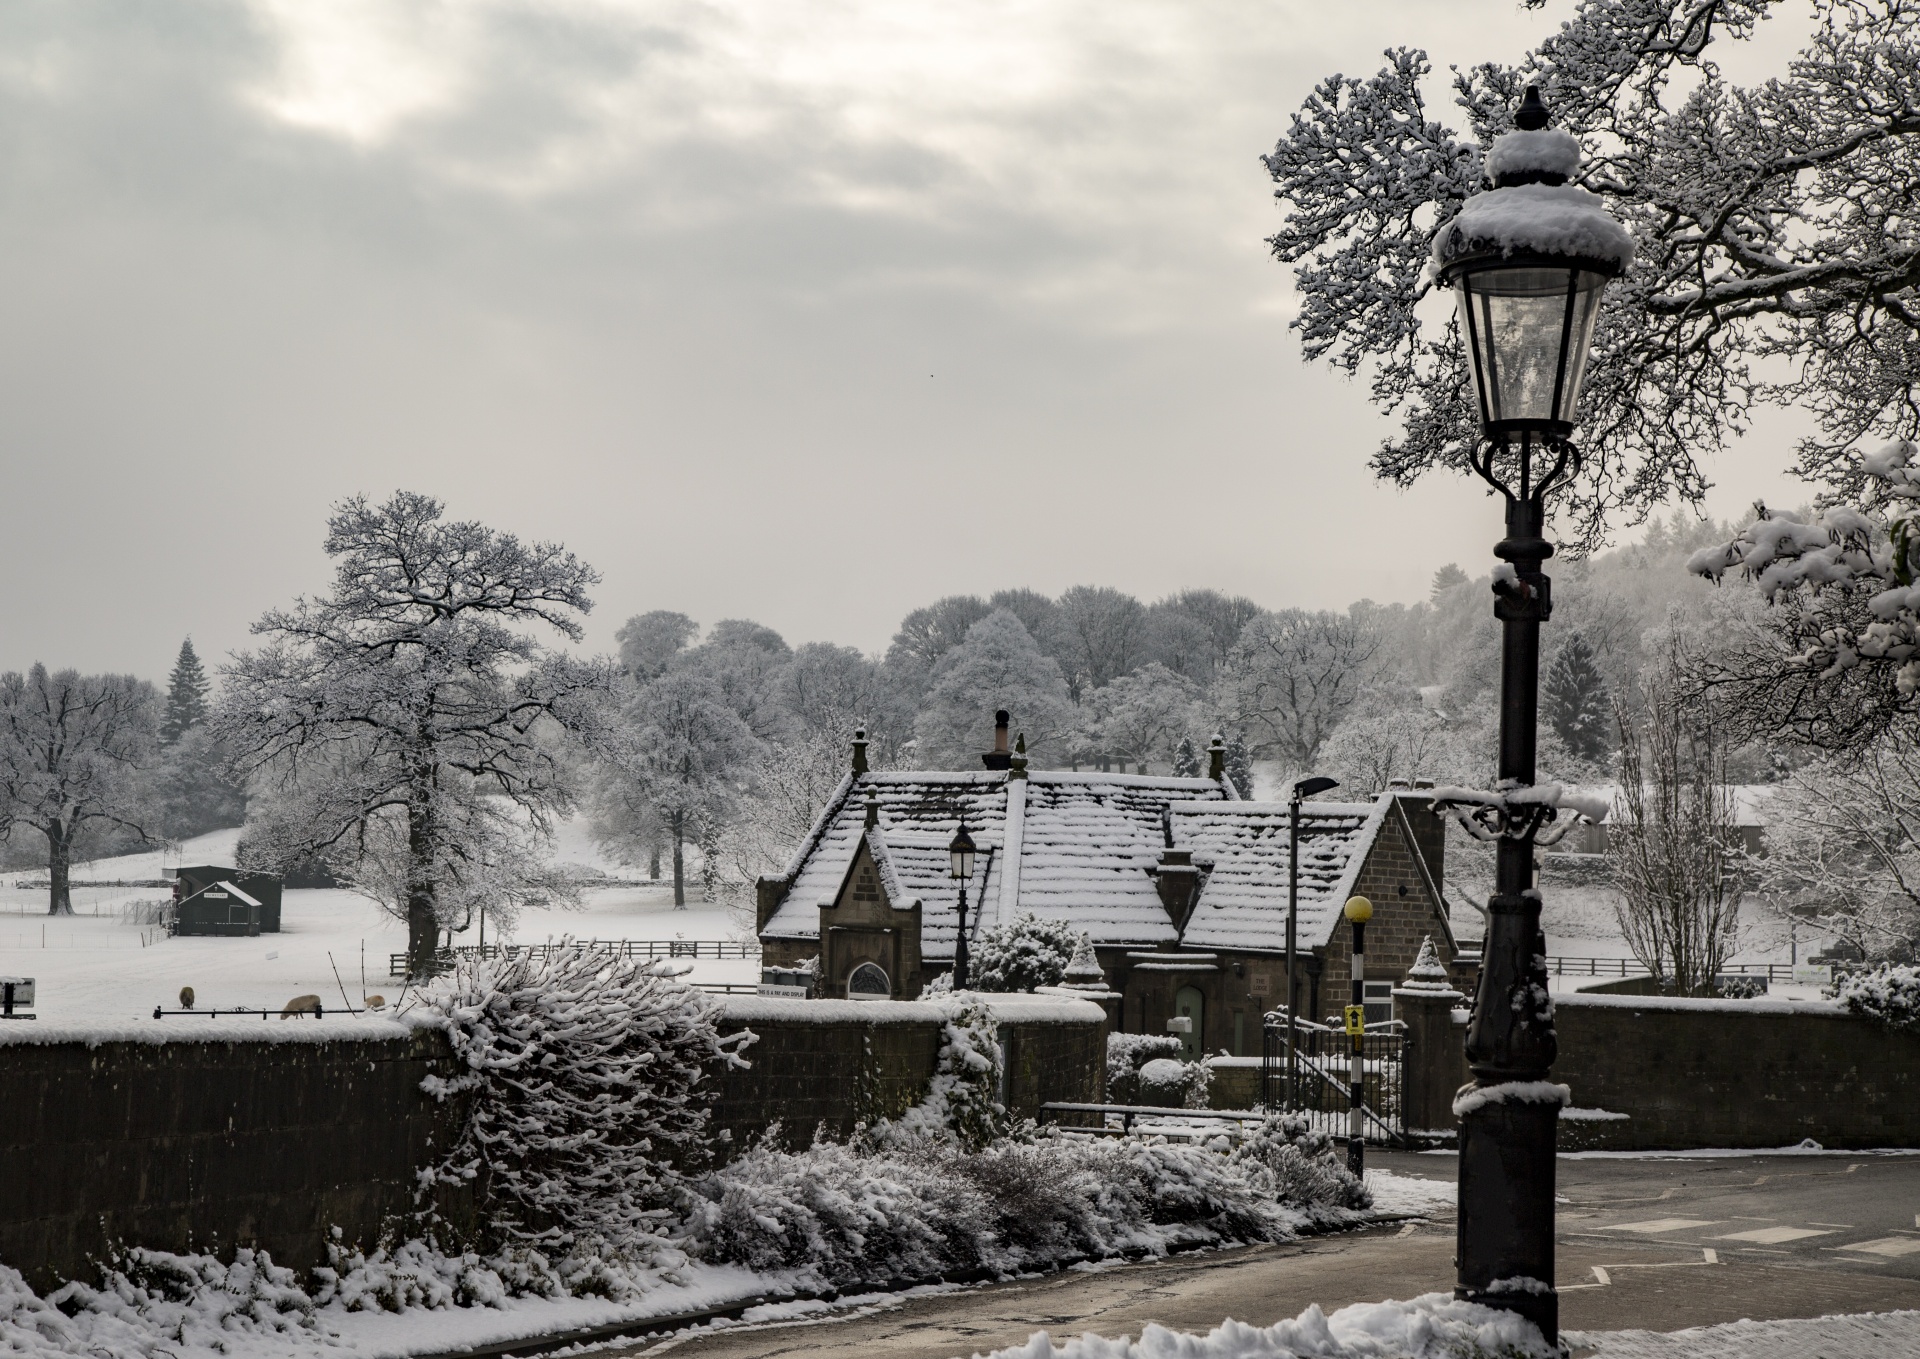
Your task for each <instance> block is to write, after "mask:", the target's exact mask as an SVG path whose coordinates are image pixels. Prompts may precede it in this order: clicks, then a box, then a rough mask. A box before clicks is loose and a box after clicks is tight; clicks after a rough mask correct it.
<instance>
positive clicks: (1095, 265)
mask: <svg viewBox="0 0 1920 1359" xmlns="http://www.w3.org/2000/svg"><path fill="white" fill-rule="evenodd" d="M1570 12H1571V3H1570V0H1556V2H1555V3H1553V4H1550V5H1549V6H1548V7H1547V8H1546V9H1545V10H1544V11H1533V12H1530V11H1527V10H1524V9H1522V8H1521V7H1520V6H1519V5H1518V4H1517V3H1515V0H1485V2H1483V0H1446V2H1445V3H1441V2H1439V0H1408V2H1407V3H1387V0H1364V2H1363V3H1345V4H1328V3H1326V2H1325V0H1279V2H1276V0H1264V2H1262V3H1254V2H1253V0H1020V2H1019V3H993V2H992V0H971V2H970V3H964V4H932V3H924V2H917V0H784V2H782V0H704V2H696V0H447V2H446V3H382V2H381V0H255V3H250V4H249V3H241V2H240V0H169V2H166V3H154V0H121V2H120V3H113V2H111V0H14V3H11V4H8V5H6V6H4V7H0V439H3V440H4V444H3V445H0V446H3V447H4V449H5V457H6V465H7V469H8V475H7V476H6V478H5V481H4V483H3V486H4V499H0V552H4V554H5V560H7V561H8V562H10V563H11V566H12V570H11V573H10V581H9V585H8V588H7V590H6V593H5V596H4V598H5V609H4V615H3V616H0V667H17V666H22V665H25V664H27V663H30V662H32V661H34V660H36V659H39V660H45V661H47V662H49V663H50V664H61V665H77V666H80V667H82V668H85V669H116V670H132V671H135V672H138V673H142V674H146V675H150V676H155V677H158V676H159V675H161V674H163V673H164V671H165V669H166V667H167V665H168V664H169V663H170V660H171V657H172V653H173V651H174V650H175V648H177V646H178V645H179V640H180V638H181V637H182V636H183V635H185V634H188V633H191V634H192V635H193V636H194V637H195V639H196V641H197V642H198V644H199V645H200V647H201V650H202V653H203V654H206V655H209V656H210V657H213V656H220V655H223V654H224V653H225V652H227V651H228V650H229V649H231V648H233V647H236V646H241V645H245V644H246V641H247V635H246V628H247V625H248V623H249V622H250V621H251V620H253V619H254V618H256V617H258V616H259V615H260V614H261V612H262V611H264V610H265V609H267V608H269V607H273V606H276V605H279V604H283V603H285V602H287V601H288V600H290V599H291V598H292V597H293V596H294V595H295V594H297V593H300V592H302V591H313V590H317V589H321V588H324V586H325V584H326V581H327V570H326V564H325V559H324V557H323V556H322V554H321V551H320V540H321V536H322V532H323V526H324V523H325V519H326V515H327V510H328V506H329V505H330V504H331V503H332V502H334V501H336V500H338V499H339V498H341V497H343V496H346V495H349V494H353V493H355V492H366V493H368V494H370V495H373V496H376V497H379V496H384V495H385V494H386V493H388V492H390V491H392V490H394V489H395V488H398V487H404V488H407V489H412V490H419V491H424V492H428V493H430V494H433V495H436V496H439V497H441V498H442V499H444V500H445V501H446V502H447V503H448V507H449V510H450V512H451V513H452V514H453V515H455V516H457V517H463V518H465V517H473V518H479V519H482V520H484V521H486V522H488V523H491V524H494V525H496V526H498V527H501V528H505V529H510V530H512V531H514V532H517V533H520V534H522V535H523V536H527V537H538V538H557V539H560V540H562V541H564V542H565V543H567V544H568V545H569V546H570V547H572V548H573V549H575V550H576V551H577V552H579V553H580V554H581V555H582V556H583V557H585V558H586V559H587V560H588V561H590V562H592V563H593V564H594V565H595V566H596V567H598V568H599V569H600V571H601V572H602V573H603V575H604V576H605V582H604V584H603V585H602V586H601V587H600V589H599V590H598V592H597V599H598V608H597V609H596V611H595V614H594V618H593V623H592V628H591V632H590V635H589V641H590V643H591V644H592V645H594V646H596V647H610V646H611V644H612V634H613V631H614V629H615V628H616V627H617V626H618V625H619V623H620V622H621V620H623V619H624V618H626V617H627V616H628V615H630V614H633V613H637V612H640V611H643V610H647V609H655V608H672V609H679V610H683V611H685V612H687V613H689V614H691V615H693V616H694V617H695V618H697V619H699V620H700V621H701V622H703V623H712V622H713V621H714V620H716V619H719V618H722V617H752V618H756V619H759V620H760V621H762V622H765V623H767V624H770V625H772V626H773V627H775V628H778V629H779V630H780V631H781V632H783V633H784V634H785V635H786V636H787V638H788V640H789V641H793V642H800V641H810V640H832V641H839V642H845V643H852V644H855V645H858V646H861V647H863V648H879V647H883V646H884V645H885V644H886V641H887V639H888V637H889V636H890V635H891V633H892V631H893V629H894V627H895V625H896V623H897V622H898V620H899V618H900V616H901V614H903V613H904V612H905V611H906V610H907V609H909V608H912V607H914V606H916V605H918V604H922V603H925V602H928V601H930V600H932V599H933V598H935V597H937V596H939V595H942V594H947V593H952V592H957V591H977V592H982V593H984V592H987V591H991V590H994V589H998V588H1002V587H1007V586H1022V585H1024V586H1032V587H1035V588H1038V589H1041V590H1045V591H1047V592H1049V593H1057V592H1058V591H1060V590H1062V589H1064V588H1066V587H1067V586H1070V585H1074V584H1080V583H1096V584H1107V585H1115V586H1119V587H1121V588H1123V589H1126V590H1130V591H1133V592H1135V593H1137V594H1139V595H1141V596H1142V597H1144V598H1153V597H1156V596H1158V595H1161V594H1164V593H1166V592H1168V591H1171V590H1175V589H1180V588H1184V587H1190V586H1213V587H1217V588H1220V589H1223V590H1229V591H1234V592H1239V593H1244V594H1248V595H1251V596H1252V597H1253V598H1255V599H1256V600H1258V601H1260V602H1261V603H1263V604H1266V605H1268V606H1271V607H1280V606H1285V605H1309V606H1344V605H1345V604H1347V603H1348V602H1350V601H1351V600H1354V599H1356V598H1359V597H1362V596H1371V597H1373V598H1375V599H1382V600H1387V599H1401V600H1412V599H1417V598H1420V597H1423V596H1424V594H1425V591H1426V586H1427V581H1428V579H1429V577H1430V576H1431V575H1432V573H1433V571H1434V569H1435V568H1436V567H1438V566H1440V565H1441V564H1443V563H1445V562H1447V561H1458V562H1459V563H1460V564H1461V565H1463V566H1465V567H1466V568H1467V569H1469V570H1470V571H1473V572H1476V573H1477V572H1479V571H1481V570H1484V569H1485V568H1486V567H1487V566H1488V565H1490V563H1491V556H1490V552H1489V548H1490V545H1491V543H1492V541H1493V539H1494V538H1495V537H1497V536H1498V531H1499V527H1500V526H1499V522H1498V513H1497V506H1496V505H1495V504H1494V503H1493V502H1492V501H1490V500H1488V499H1487V498H1486V497H1485V496H1483V495H1482V494H1481V493H1480V492H1479V491H1478V490H1476V489H1475V487H1474V486H1473V485H1471V484H1469V483H1467V482H1465V481H1463V480H1460V479H1457V478H1451V477H1444V476H1442V477H1436V478H1435V479H1433V480H1430V481H1427V482H1424V483H1422V484H1421V485H1420V486H1418V487H1416V488H1415V489H1414V490H1412V491H1410V492H1404V493H1403V492H1397V491H1394V490H1392V489H1390V488H1383V487H1380V486H1378V485H1376V484H1375V483H1373V481H1372V480H1371V477H1370V475H1369V473H1368V472H1367V469H1366V461H1367V457H1368V455H1369V453H1370V452H1371V451H1372V449H1373V448H1374V446H1375V445H1376V444H1377V443H1378V441H1379V438H1380V436H1381V434H1382V432H1383V428H1384V426H1383V424H1382V422H1381V420H1380V418H1379V417H1378V416H1377V415H1376V414H1374V413H1373V412H1371V411H1370V410H1369V409H1368V408H1367V406H1366V404H1365V402H1364V393H1363V391H1362V390H1361V389H1359V388H1358V387H1356V386H1354V385H1351V384H1348V383H1346V382H1343V381H1342V380H1340V379H1339V378H1337V377H1335V376H1334V375H1332V374H1331V373H1329V372H1327V371H1326V370H1324V369H1313V368H1308V367H1306V366H1305V365H1304V364H1303V363H1302V362H1301V360H1300V357H1299V351H1298V347H1297V344H1296V342H1295V341H1294V339H1293V338H1292V336H1291V334H1290V332H1289V331H1288V329H1287V321H1288V318H1289V316H1290V314H1291V308H1292V305H1293V302H1292V293H1291V289H1290V286H1289V282H1290V281H1289V277H1288V274H1287V271H1286V270H1284V269H1283V268H1282V267H1281V266H1279V265H1277V264H1275V263H1274V262H1272V260H1271V259H1270V258H1269V257H1268V255H1267V252H1266V247H1265V245H1264V243H1263V240H1262V237H1263V236H1264V235H1266V234H1268V233H1270V232H1271V231H1272V230H1273V229H1274V227H1275V225H1276V223H1277V210H1276V209H1275V207H1274V206H1273V203H1272V199H1271V186H1270V184H1269V182H1268V181H1267V179H1266V177H1265V174H1264V171H1263V170H1262V167H1261V165H1260V163H1259V160H1258V157H1259V155H1260V154H1261V153H1262V152H1263V151H1266V150H1268V149H1270V148H1271V146H1272V144H1273V141H1274V139H1275V138H1276V137H1277V136H1278V135H1279V134H1280V133H1281V132H1282V131H1283V130H1284V129H1285V127H1286V124H1287V120H1288V118H1289V116H1290V115H1291V114H1292V112H1293V111H1294V110H1295V109H1296V108H1297V107H1298V106H1299V104H1300V101H1301V99H1302V98H1303V96H1304V95H1305V94H1306V93H1307V91H1308V89H1309V87H1310V86H1311V84H1312V83H1313V82H1314V81H1315V80H1316V79H1318V78H1320V77H1322V76H1324V75H1327V74H1330V73H1332V72H1335V71H1345V72H1347V73H1350V74H1370V73H1371V72H1372V71H1373V70H1374V69H1375V68H1376V67H1377V66H1378V65H1379V64H1380V55H1379V54H1380V49H1381V48H1383V47H1385V46H1387V45H1389V44H1407V45H1412V46H1424V47H1427V48H1428V49H1429V50H1430V51H1431V52H1432V53H1433V55H1434V58H1435V62H1436V65H1437V66H1439V67H1440V68H1441V69H1442V70H1444V68H1445V66H1446V65H1447V64H1448V63H1450V62H1460V63H1466V62H1469V61H1476V60H1483V59H1501V60H1511V59H1513V58H1515V57H1517V56H1518V55H1519V54H1520V53H1521V52H1522V51H1524V50H1525V48H1526V47H1528V46H1529V45H1531V44H1532V43H1533V42H1535V41H1537V40H1538V38H1539V37H1540V36H1541V35H1543V34H1544V33H1545V32H1547V31H1548V29H1549V26H1550V25H1555V24H1557V23H1559V22H1560V21H1561V20H1562V19H1564V18H1565V17H1566V15H1567V14H1568V13H1570ZM1433 94H1434V96H1435V98H1436V103H1439V102H1440V101H1441V100H1443V99H1444V91H1442V90H1440V89H1439V88H1438V87H1437V84H1436V88H1435V89H1434V91H1433ZM1449 121H1456V120H1453V119H1449ZM1790 434H1791V431H1790V429H1789V428H1787V427H1786V426H1785V423H1784V422H1779V421H1775V422H1773V423H1772V425H1771V426H1770V427H1769V428H1768V429H1767V430H1766V431H1765V432H1764V433H1763V434H1762V435H1759V436H1756V437H1755V438H1753V439H1750V440H1749V441H1748V442H1747V443H1746V444H1744V445H1743V446H1742V447H1741V448H1740V449H1739V450H1737V452H1736V454H1734V455H1731V456H1728V457H1723V458H1721V459H1720V460H1719V461H1718V462H1717V463H1716V464H1715V465H1714V467H1713V470H1714V471H1715V472H1716V474H1717V475H1718V476H1719V479H1720V481H1721V483H1722V489H1721V491H1720V492H1719V493H1717V494H1716V496H1715V499H1714V502H1713V504H1712V505H1711V506H1710V508H1712V509H1713V510H1715V511H1716V512H1717V513H1720V514H1723V515H1724V514H1729V513H1733V512H1735V511H1737V509H1738V508H1739V507H1740V506H1742V505H1743V504H1745V503H1746V502H1747V501H1749V500H1751V499H1752V497H1753V496H1754V495H1755V494H1756V493H1758V492H1764V493H1766V494H1768V495H1769V496H1770V497H1774V498H1778V499H1784V500H1787V501H1789V502H1791V501H1793V500H1795V499H1797V498H1798V493H1796V492H1795V491H1794V490H1793V489H1792V488H1791V487H1786V488H1785V489H1783V483H1782V478H1781V475H1780V470H1781V469H1782V468H1783V467H1784V466H1785V465H1786V463H1787V461H1788V457H1789V444H1790Z"/></svg>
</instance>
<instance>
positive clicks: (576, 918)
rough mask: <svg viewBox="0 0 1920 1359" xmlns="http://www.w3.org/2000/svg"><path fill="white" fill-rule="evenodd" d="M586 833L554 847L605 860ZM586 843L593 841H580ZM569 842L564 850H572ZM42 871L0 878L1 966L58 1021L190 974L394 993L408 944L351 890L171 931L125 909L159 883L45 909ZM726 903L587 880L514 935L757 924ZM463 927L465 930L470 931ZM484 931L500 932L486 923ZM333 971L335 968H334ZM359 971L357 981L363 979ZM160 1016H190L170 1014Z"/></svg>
mask: <svg viewBox="0 0 1920 1359" xmlns="http://www.w3.org/2000/svg"><path fill="white" fill-rule="evenodd" d="M238 837H239V832H238V831H237V830H224V831H214V832H212V833H211V834H208V835H203V836H200V837H198V838H197V839H193V840H188V841H186V842H184V843H183V844H182V845H180V846H178V847H177V848H173V849H168V850H163V851H154V852H151V853H146V854H132V855H126V856H123V857H120V858H115V859H102V860H98V861H96V862H93V863H88V864H79V865H75V867H74V871H73V876H74V878H75V879H76V880H83V881H84V880H101V879H107V880H127V879H143V878H160V877H164V876H166V875H167V872H168V871H169V870H171V869H172V868H174V867H176V866H178V865H180V864H204V863H215V864H218V863H231V862H232V861H233V849H234V843H235V841H236V840H237V839H238ZM582 846H586V842H585V838H584V836H566V835H563V837H562V843H561V850H562V857H563V858H565V859H568V860H571V861H574V862H581V863H584V864H586V865H588V866H592V867H599V868H603V869H604V870H605V871H608V872H619V873H623V874H631V870H626V869H621V868H619V867H618V866H616V865H610V864H602V863H600V862H598V861H597V860H595V859H591V858H589V857H588V855H587V853H583V852H581V848H582ZM586 849H587V850H588V852H590V846H586ZM568 851H572V852H571V853H569V852H568ZM42 876H44V875H43V874H28V873H19V872H16V873H13V874H9V875H8V876H7V878H6V885H5V887H4V888H3V889H0V972H4V973H6V974H7V975H11V976H27V977H33V978H35V979H36V982H37V991H38V996H37V999H36V1001H35V1007H34V1008H35V1011H36V1013H38V1014H39V1015H40V1016H41V1017H42V1018H43V1019H45V1020H48V1021H52V1022H58V1023H66V1024H87V1023H100V1024H115V1023H120V1022H123V1021H125V1020H128V1019H132V1018H139V1017H143V1016H145V1017H148V1018H149V1022H152V1021H151V1018H150V1017H151V1015H152V1013H153V1008H154V1006H156V1005H161V1006H164V1007H165V1008H167V1009H175V1008H177V1007H178V1005H179V994H180V988H181V987H183V986H191V987H193V989H194V992H195V996H196V1007H197V1008H200V1009H207V1008H211V1007H214V1006H218V1007H220V1008H222V1009H228V1008H232V1007H236V1006H239V1007H245V1008H248V1009H263V1008H265V1009H272V1010H274V1011H276V1012H277V1011H278V1010H279V1009H280V1007H281V1006H282V1005H284V1004H285V1003H286V1002H287V1001H288V1000H290V999H292V998H293V997H294V996H299V995H309V994H311V995H317V996H319V997H320V999H321V1003H322V1004H323V1005H332V1006H337V1005H340V1004H342V1003H343V1000H342V996H343V993H344V996H345V998H346V1000H349V1001H351V1002H352V1005H353V1007H354V1008H356V1009H358V1008H359V1007H360V1006H361V1005H362V1004H363V1003H364V997H365V996H366V995H380V996H384V997H385V998H386V999H387V1000H388V1001H389V1002H393V1001H397V999H398V997H399V994H400V984H399V982H398V981H395V980H392V979H390V978H389V977H388V975H387V969H388V956H389V955H390V954H393V953H397V952H401V951H403V950H404V949H405V948H406V928H405V926H403V925H402V924H401V923H400V922H399V921H397V920H395V919H393V918H392V917H391V916H389V915H387V914H386V913H385V912H383V911H381V910H380V909H379V908H377V907H375V906H374V905H373V904H372V903H370V902H368V901H367V900H365V899H364V898H362V897H358V896H355V895H354V894H353V893H351V892H345V891H338V890H300V889H290V890H289V891H287V893H286V894H285V898H284V901H283V904H282V907H281V930H280V933H278V934H263V935H260V936H259V937H258V938H253V939H206V938H189V939H170V938H168V937H167V934H166V931H165V930H164V929H163V928H161V927H158V926H154V925H142V924H139V923H135V922H134V921H132V920H130V919H129V918H128V917H129V914H130V912H129V908H131V907H134V906H137V905H138V904H139V903H142V902H156V901H161V900H164V899H165V898H166V897H167V895H168V893H167V889H165V888H160V887H83V888H76V889H74V892H73V908H74V915H73V916H71V917H50V916H48V915H47V891H46V888H45V887H38V888H23V887H16V886H15V885H14V884H15V882H17V881H21V880H26V879H29V878H34V877H42ZM749 923H750V922H742V921H739V920H736V919H735V918H734V917H733V916H732V914H731V913H730V912H729V911H728V909H727V908H726V907H723V906H712V905H706V904H704V903H701V902H699V901H694V902H692V903H690V904H689V906H688V908H687V909H686V910H681V911H677V910H675V909H674V907H673V889H672V886H671V884H662V885H661V886H658V887H655V886H651V885H649V886H644V887H622V888H609V889H604V890H601V891H595V892H589V893H588V894H587V895H586V899H585V902H584V904H583V908H582V909H581V910H579V911H528V912H526V913H525V914H524V915H523V916H522V917H521V919H520V922H519V926H518V929H517V931H516V932H515V933H514V934H512V935H510V936H508V937H507V938H508V941H512V942H521V943H542V942H545V941H547V940H550V939H556V940H557V939H560V938H562V937H564V936H568V935H571V936H573V937H574V938H579V939H730V940H737V939H742V938H748V937H751V930H750V929H746V928H744V926H745V925H747V924H749ZM474 937H475V932H474V931H472V930H469V931H468V932H467V934H466V935H464V936H462V937H461V940H460V942H462V943H470V942H473V941H474ZM487 939H488V942H489V943H492V942H495V941H496V940H499V939H500V936H499V935H498V934H497V933H496V932H495V930H494V928H493V926H492V925H491V924H490V925H489V926H488V930H487ZM336 972H337V976H336ZM363 978H364V989H363ZM758 979H759V965H758V963H757V962H755V961H754V960H752V959H738V958H727V959H714V958H702V959H699V960H698V961H697V962H695V963H694V965H693V972H692V974H691V980H693V981H695V982H734V983H744V982H753V981H757V980H758ZM163 1022H165V1023H176V1024H177V1023H191V1022H192V1021H191V1020H190V1019H185V1018H181V1019H172V1018H170V1019H167V1020H165V1021H163Z"/></svg>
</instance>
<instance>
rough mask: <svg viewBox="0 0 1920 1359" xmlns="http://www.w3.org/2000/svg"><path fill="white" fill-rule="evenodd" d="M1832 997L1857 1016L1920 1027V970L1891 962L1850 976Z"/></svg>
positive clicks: (1901, 1025) (1919, 968)
mask: <svg viewBox="0 0 1920 1359" xmlns="http://www.w3.org/2000/svg"><path fill="white" fill-rule="evenodd" d="M1829 994H1830V995H1832V997H1833V998H1834V999H1835V1000H1837V1001H1839V1002H1840V1003H1841V1004H1842V1005H1844V1006H1846V1007H1847V1008H1848V1009H1849V1010H1851V1011H1853V1013H1855V1014H1857V1015H1863V1016H1865V1017H1867V1018H1869V1019H1877V1020H1879V1021H1880V1022H1881V1023H1883V1024H1891V1025H1893V1026H1894V1027H1895V1028H1907V1027H1909V1026H1910V1025H1913V1024H1920V967H1907V966H1900V965H1897V964H1892V963H1887V964H1882V965H1881V966H1879V967H1876V968H1873V969H1871V970H1869V971H1866V972H1854V973H1850V974H1849V975H1847V976H1844V977H1842V978H1840V980H1839V981H1838V982H1836V983H1835V984H1834V986H1833V989H1832V990H1831V992H1829Z"/></svg>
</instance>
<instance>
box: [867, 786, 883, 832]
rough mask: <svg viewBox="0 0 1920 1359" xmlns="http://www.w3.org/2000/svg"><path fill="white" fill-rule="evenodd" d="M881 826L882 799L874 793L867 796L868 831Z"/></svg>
mask: <svg viewBox="0 0 1920 1359" xmlns="http://www.w3.org/2000/svg"><path fill="white" fill-rule="evenodd" d="M879 824H880V799H879V798H878V797H877V796H875V795H874V794H873V793H871V792H869V793H868V794H867V829H868V830H872V829H873V828H874V827H875V826H878V825H879Z"/></svg>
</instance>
